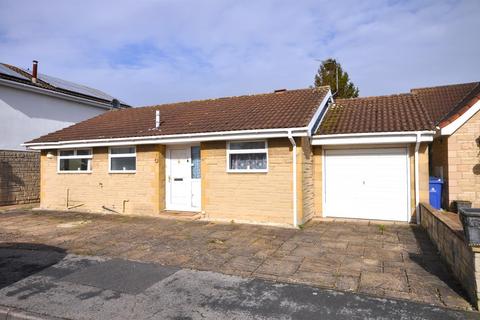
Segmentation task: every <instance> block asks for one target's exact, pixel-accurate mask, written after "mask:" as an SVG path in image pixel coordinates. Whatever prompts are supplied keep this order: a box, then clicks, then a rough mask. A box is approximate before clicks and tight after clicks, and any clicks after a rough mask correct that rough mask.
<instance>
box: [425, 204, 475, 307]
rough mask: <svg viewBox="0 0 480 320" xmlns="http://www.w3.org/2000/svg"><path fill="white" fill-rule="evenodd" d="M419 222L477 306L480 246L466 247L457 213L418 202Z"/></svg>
mask: <svg viewBox="0 0 480 320" xmlns="http://www.w3.org/2000/svg"><path fill="white" fill-rule="evenodd" d="M420 210H421V224H422V227H424V228H425V230H426V231H427V233H428V235H429V237H430V239H431V240H432V242H433V243H434V244H435V246H436V247H437V249H438V251H439V252H440V255H441V256H442V258H443V259H444V261H445V262H446V264H447V265H448V266H449V268H450V270H451V271H452V274H453V275H454V276H455V278H456V279H457V280H458V281H459V282H460V284H461V285H462V287H463V288H464V289H465V291H466V292H467V294H468V296H469V298H470V301H471V302H472V303H473V305H474V306H476V307H477V308H478V307H479V305H480V248H474V247H470V246H468V244H467V243H466V242H465V238H464V236H463V228H462V225H461V223H460V221H459V219H458V215H456V214H453V213H450V212H439V211H437V210H435V209H433V208H432V207H431V206H430V205H428V204H421V206H420Z"/></svg>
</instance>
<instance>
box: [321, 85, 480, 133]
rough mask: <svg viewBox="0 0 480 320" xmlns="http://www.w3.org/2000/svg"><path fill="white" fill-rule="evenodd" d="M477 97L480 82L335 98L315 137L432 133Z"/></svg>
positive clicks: (456, 115) (479, 91)
mask: <svg viewBox="0 0 480 320" xmlns="http://www.w3.org/2000/svg"><path fill="white" fill-rule="evenodd" d="M479 97H480V82H474V83H464V84H455V85H447V86H438V87H430V88H418V89H412V90H411V91H410V93H404V94H396V95H389V96H376V97H365V98H352V99H337V100H335V103H334V104H332V105H331V106H330V107H329V109H328V110H327V112H326V114H325V116H324V118H323V120H322V123H321V125H320V127H319V128H318V130H317V132H316V134H319V135H327V134H347V133H369V132H399V131H421V130H434V129H435V127H436V126H438V125H440V126H443V125H445V124H448V122H449V121H450V120H451V119H456V118H458V116H459V115H461V114H462V113H463V112H465V111H466V110H467V109H468V107H469V106H471V105H472V101H477V99H478V98H479Z"/></svg>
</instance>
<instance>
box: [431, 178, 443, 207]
mask: <svg viewBox="0 0 480 320" xmlns="http://www.w3.org/2000/svg"><path fill="white" fill-rule="evenodd" d="M429 188H430V205H431V206H432V207H434V208H435V209H440V208H441V207H442V188H443V179H441V178H437V177H430V187H429Z"/></svg>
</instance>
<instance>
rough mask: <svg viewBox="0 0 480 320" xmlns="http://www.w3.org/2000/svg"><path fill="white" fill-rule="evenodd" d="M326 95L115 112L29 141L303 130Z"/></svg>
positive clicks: (302, 93)
mask: <svg viewBox="0 0 480 320" xmlns="http://www.w3.org/2000/svg"><path fill="white" fill-rule="evenodd" d="M329 92H330V88H329V87H328V86H326V87H319V88H311V89H298V90H286V91H279V92H274V93H267V94H256V95H245V96H237V97H228V98H218V99H210V100H198V101H189V102H179V103H171V104H163V105H157V106H150V107H142V108H130V109H122V110H114V111H110V112H106V113H104V114H101V115H99V116H96V117H94V118H91V119H89V120H85V121H83V122H80V123H78V124H75V125H73V126H70V127H67V128H64V129H62V130H59V131H56V132H53V133H50V134H47V135H45V136H42V137H40V138H37V139H34V140H32V141H29V142H28V143H45V142H60V141H75V140H91V139H111V138H125V137H144V136H163V135H176V134H194V133H208V132H222V131H240V130H256V129H276V128H300V127H302V128H303V127H307V126H308V125H309V123H310V121H311V120H312V118H313V116H314V114H315V112H316V111H317V109H318V108H319V106H320V105H321V103H322V101H323V100H324V99H325V98H326V96H327V95H328V94H329ZM157 110H159V111H160V118H161V122H160V126H159V128H155V113H156V111H157Z"/></svg>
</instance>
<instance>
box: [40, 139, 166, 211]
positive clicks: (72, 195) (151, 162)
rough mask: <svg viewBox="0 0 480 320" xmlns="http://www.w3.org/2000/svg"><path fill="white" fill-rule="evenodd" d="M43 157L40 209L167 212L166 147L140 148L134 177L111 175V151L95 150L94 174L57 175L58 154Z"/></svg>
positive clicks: (130, 175)
mask: <svg viewBox="0 0 480 320" xmlns="http://www.w3.org/2000/svg"><path fill="white" fill-rule="evenodd" d="M50 152H51V154H52V157H50V158H49V157H48V156H47V154H48V152H47V151H46V150H44V151H42V156H41V172H42V177H41V196H40V207H41V208H42V209H51V210H67V209H71V210H75V211H89V212H103V213H117V214H135V215H151V216H155V215H158V214H160V212H161V211H162V210H163V209H164V208H165V146H164V145H138V146H137V147H136V154H137V159H136V164H137V167H136V172H135V173H110V172H109V170H108V168H109V165H108V161H109V160H108V159H109V158H108V148H107V147H99V148H93V158H92V170H91V172H90V173H87V172H83V173H82V172H78V173H77V172H69V173H59V172H57V165H58V162H57V160H58V159H57V151H56V150H52V151H50Z"/></svg>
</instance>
